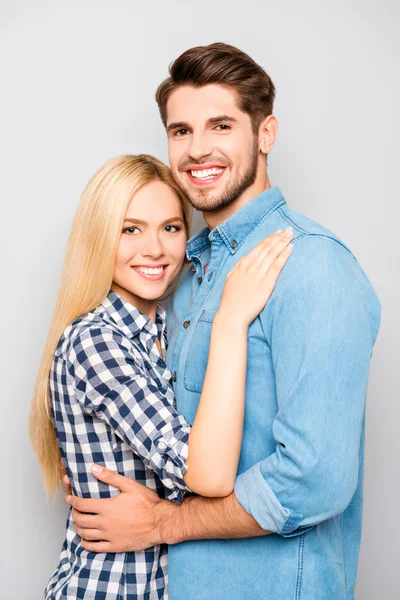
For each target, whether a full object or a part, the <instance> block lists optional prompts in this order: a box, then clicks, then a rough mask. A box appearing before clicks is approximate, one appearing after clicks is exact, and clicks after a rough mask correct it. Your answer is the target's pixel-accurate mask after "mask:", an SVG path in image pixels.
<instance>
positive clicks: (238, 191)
mask: <svg viewBox="0 0 400 600" xmlns="http://www.w3.org/2000/svg"><path fill="white" fill-rule="evenodd" d="M167 134H168V154H169V161H170V165H171V169H172V173H173V175H174V178H175V180H176V181H177V183H178V184H179V185H180V187H181V188H182V189H183V191H184V192H186V194H187V195H188V196H189V198H190V201H191V203H192V204H193V206H194V207H195V208H197V209H198V210H202V211H204V212H214V211H218V210H221V209H222V208H224V207H225V206H228V205H229V204H231V203H232V202H234V201H235V200H236V199H237V198H239V197H240V196H241V195H242V194H243V193H244V192H245V191H246V190H247V189H248V188H249V187H250V186H251V185H252V184H253V183H254V182H255V180H256V176H257V170H258V168H259V166H260V164H262V163H263V159H262V157H261V155H260V152H259V148H258V138H257V136H256V135H255V134H254V132H253V129H252V123H251V119H250V116H249V115H248V114H246V113H244V112H242V111H241V110H240V109H239V108H238V107H237V103H236V97H235V93H234V92H233V91H231V90H230V89H228V88H226V87H222V86H220V85H216V84H212V85H206V86H204V87H200V88H195V87H192V86H182V87H180V88H178V89H177V90H175V91H174V92H173V93H172V94H171V96H170V97H169V99H168V104H167ZM260 157H261V158H260ZM264 168H265V160H264Z"/></svg>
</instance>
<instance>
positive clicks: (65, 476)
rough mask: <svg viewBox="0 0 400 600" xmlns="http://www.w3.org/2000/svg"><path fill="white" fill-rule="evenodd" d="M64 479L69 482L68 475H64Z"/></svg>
mask: <svg viewBox="0 0 400 600" xmlns="http://www.w3.org/2000/svg"><path fill="white" fill-rule="evenodd" d="M63 481H64V483H69V479H68V475H64V477H63Z"/></svg>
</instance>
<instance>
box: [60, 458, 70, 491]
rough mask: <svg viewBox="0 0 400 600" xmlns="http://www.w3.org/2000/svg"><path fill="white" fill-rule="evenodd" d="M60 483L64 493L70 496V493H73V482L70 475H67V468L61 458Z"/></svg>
mask: <svg viewBox="0 0 400 600" xmlns="http://www.w3.org/2000/svg"><path fill="white" fill-rule="evenodd" d="M60 485H61V489H62V491H63V492H64V494H65V495H66V496H68V495H69V494H72V490H71V484H70V482H69V479H68V475H67V472H66V470H65V467H64V463H63V461H62V460H60Z"/></svg>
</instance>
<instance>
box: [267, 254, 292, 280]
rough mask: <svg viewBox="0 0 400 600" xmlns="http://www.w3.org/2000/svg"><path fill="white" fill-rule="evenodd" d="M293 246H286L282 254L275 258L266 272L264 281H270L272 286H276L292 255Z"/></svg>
mask: <svg viewBox="0 0 400 600" xmlns="http://www.w3.org/2000/svg"><path fill="white" fill-rule="evenodd" d="M292 250H293V246H292V245H290V246H286V247H285V248H284V249H283V250H282V252H281V253H280V254H279V255H278V256H277V257H276V258H275V260H274V261H273V262H272V264H271V265H270V266H269V267H268V268H267V269H266V270H265V274H264V279H268V280H269V281H270V282H271V284H272V285H275V283H276V280H277V279H278V277H279V274H280V272H281V271H282V269H283V267H284V266H285V265H286V263H287V261H288V260H289V256H290V255H291V253H292Z"/></svg>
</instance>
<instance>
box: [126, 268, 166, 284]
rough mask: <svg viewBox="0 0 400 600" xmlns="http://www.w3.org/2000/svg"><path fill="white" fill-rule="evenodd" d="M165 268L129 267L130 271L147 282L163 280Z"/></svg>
mask: <svg viewBox="0 0 400 600" xmlns="http://www.w3.org/2000/svg"><path fill="white" fill-rule="evenodd" d="M167 267H168V265H131V269H133V270H134V271H135V272H136V273H137V274H138V275H140V277H142V278H143V279H146V280H147V281H159V280H160V279H163V278H164V276H165V273H166V271H167Z"/></svg>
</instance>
